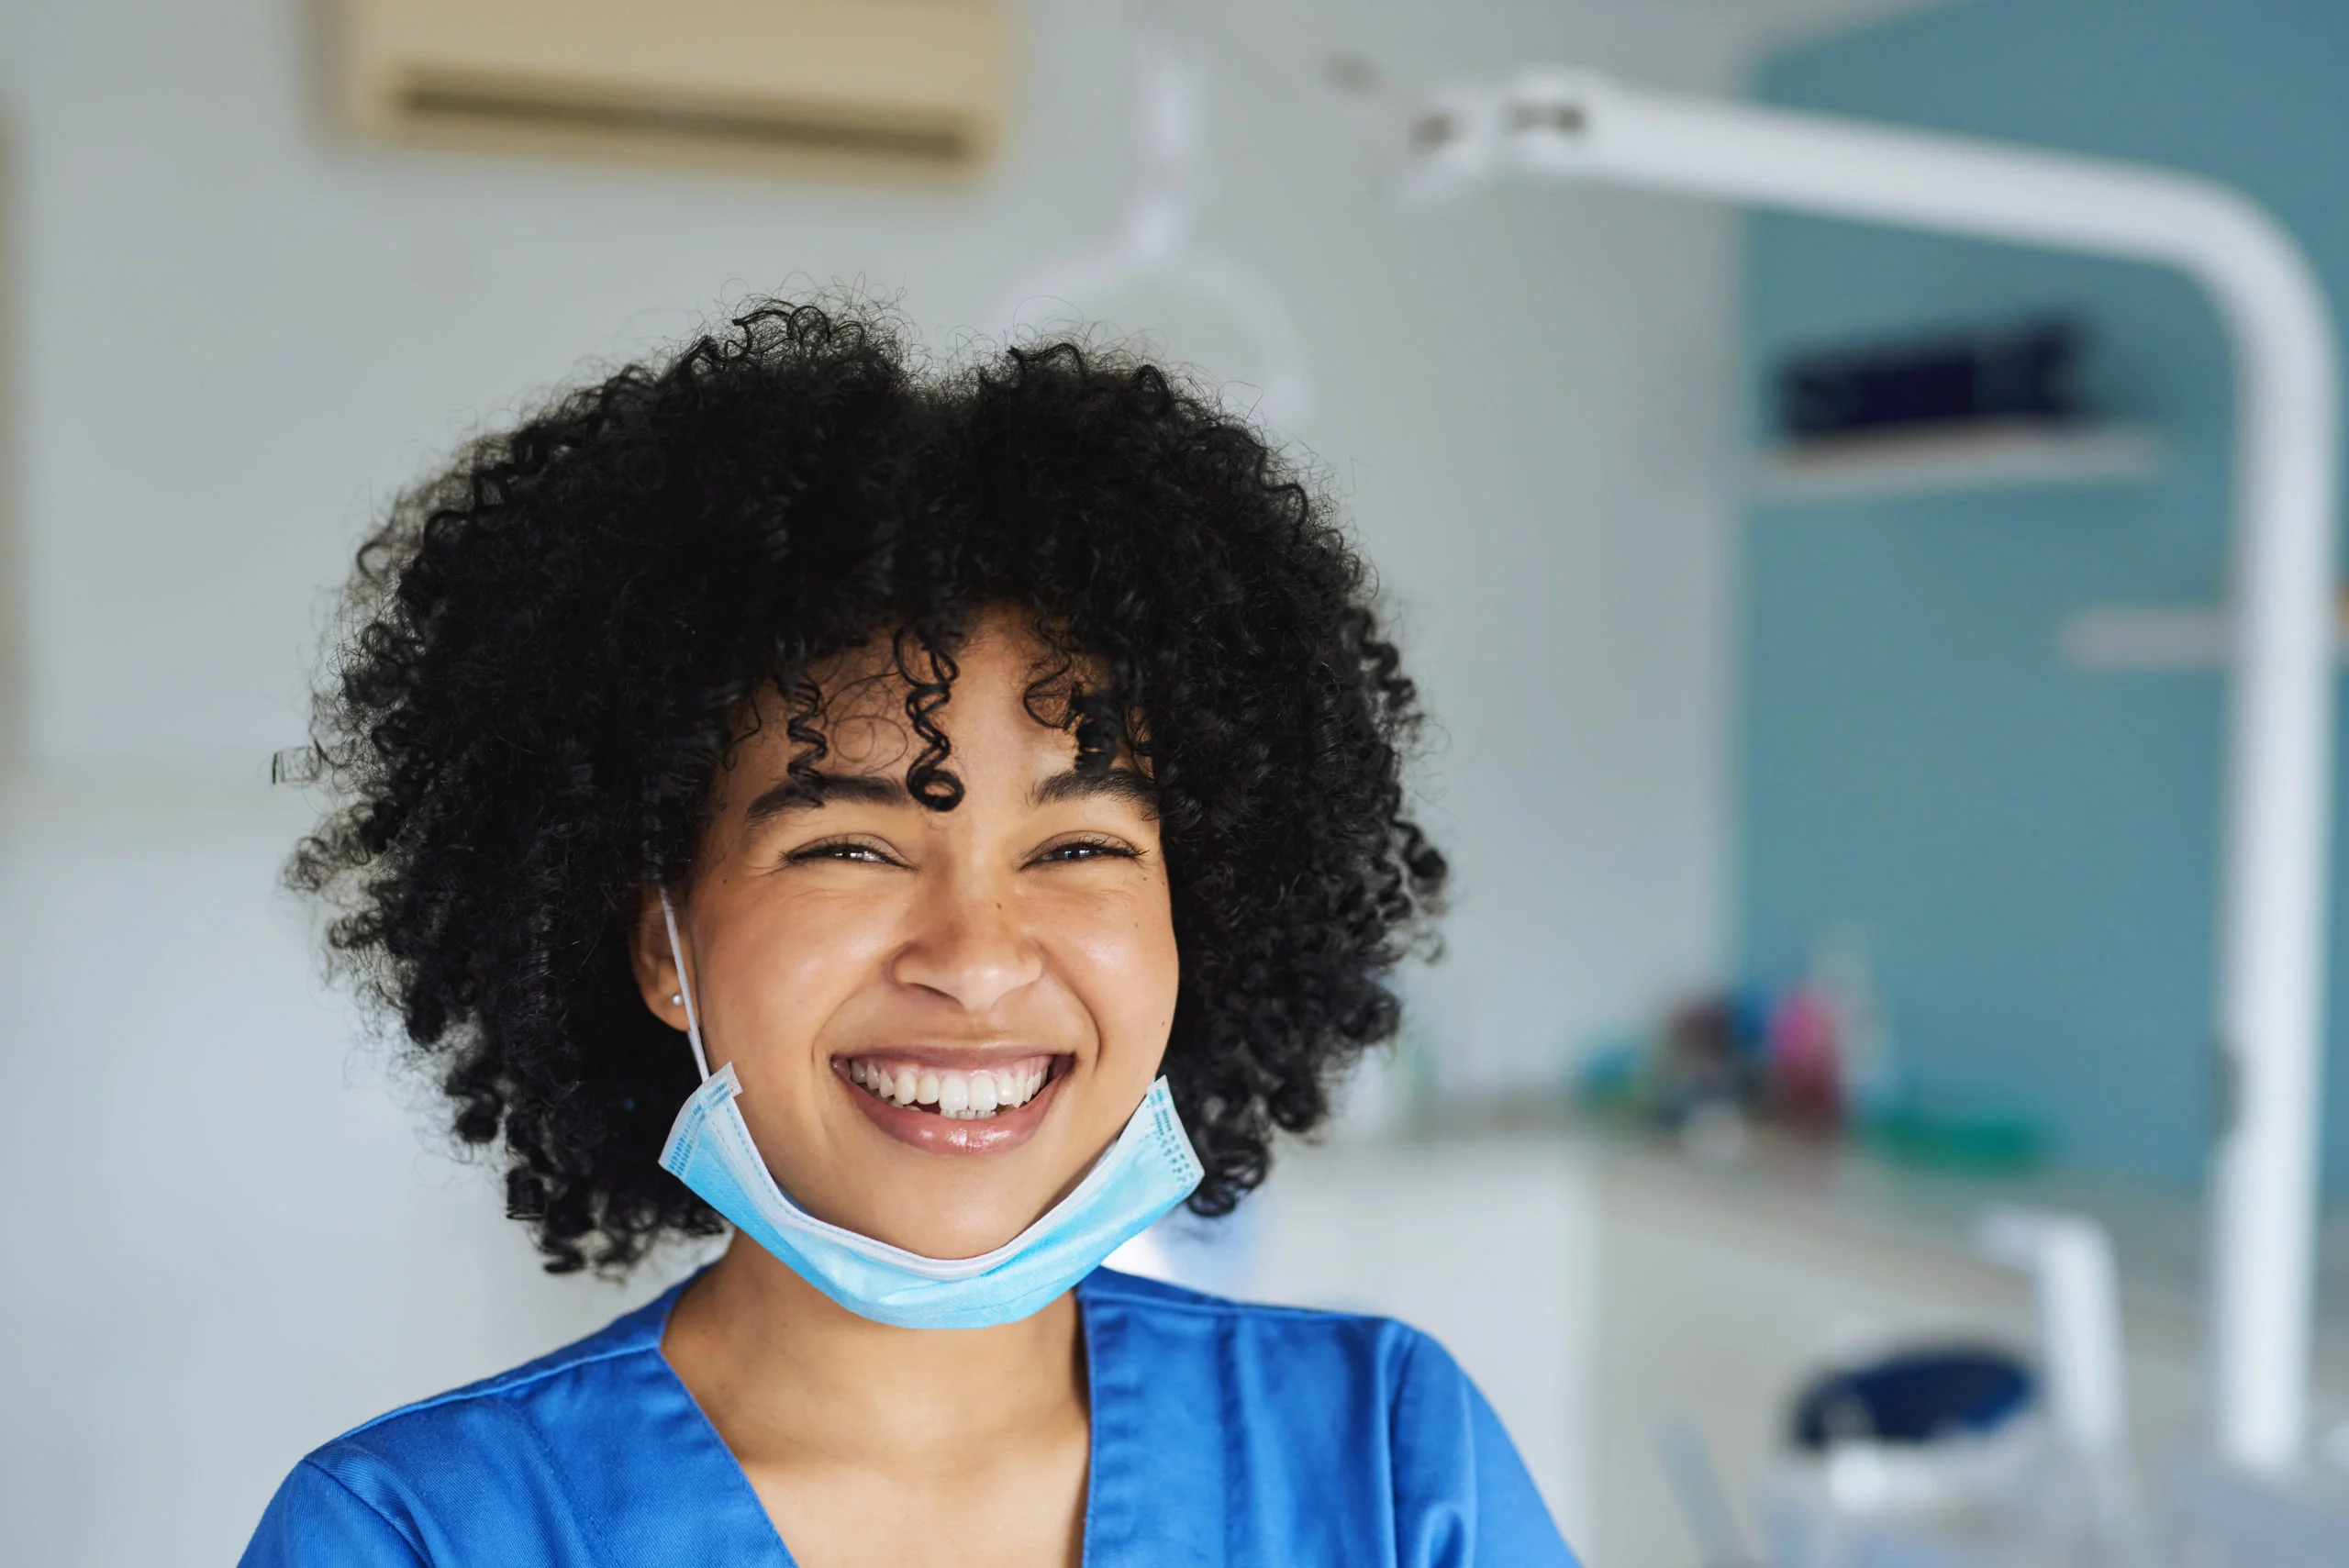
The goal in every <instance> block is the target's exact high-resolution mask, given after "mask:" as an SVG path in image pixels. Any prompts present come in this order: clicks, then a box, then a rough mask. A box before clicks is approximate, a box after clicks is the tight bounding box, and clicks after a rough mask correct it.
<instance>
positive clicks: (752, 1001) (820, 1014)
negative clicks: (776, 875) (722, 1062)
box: [719, 897, 895, 1060]
mask: <svg viewBox="0 0 2349 1568" xmlns="http://www.w3.org/2000/svg"><path fill="white" fill-rule="evenodd" d="M894 940H895V935H894V926H893V925H892V923H891V922H890V921H889V920H888V919H886V918H883V917H876V916H875V913H874V911H872V910H870V909H867V908H861V907H860V906H858V904H857V903H856V902H855V901H841V900H837V899H825V898H820V897H818V898H788V899H785V898H778V899H775V900H774V901H773V902H771V903H770V904H768V905H767V906H764V907H763V908H760V909H759V910H757V911H756V913H755V914H754V915H753V916H752V917H750V918H748V919H745V920H743V921H742V922H741V923H740V926H739V927H738V929H737V931H736V932H735V934H734V936H733V940H730V941H729V943H728V946H727V951H726V953H725V958H726V963H725V968H724V973H723V974H722V975H721V976H720V977H719V978H720V979H721V980H722V982H723V984H725V985H726V987H727V990H728V992H729V994H730V995H733V996H737V997H740V998H741V1000H742V1002H743V1003H745V1004H747V1006H745V1008H744V1011H745V1012H746V1013H747V1015H748V1016H747V1017H745V1018H743V1019H742V1021H741V1024H740V1026H738V1029H739V1030H740V1033H741V1034H742V1035H743V1036H744V1038H742V1039H741V1040H739V1041H729V1049H730V1050H737V1051H740V1052H741V1053H742V1054H744V1055H746V1056H748V1055H759V1056H765V1057H769V1058H774V1057H777V1056H781V1055H785V1054H797V1055H801V1056H806V1055H807V1048H808V1045H809V1042H810V1041H812V1040H814V1039H815V1038H816V1037H817V1036H818V1035H819V1034H820V1033H821V1032H822V1031H823V1029H824V1025H825V1023H826V1021H827V1020H828V1019H829V1018H831V1017H832V1016H833V1015H834V1014H835V1013H836V1012H838V1011H839V1009H840V1007H841V1005H842V1004H843V1003H844V1002H846V1001H847V1000H848V999H849V998H850V997H852V995H855V994H856V992H857V991H858V990H859V988H861V987H862V986H863V984H865V983H866V981H867V980H868V979H869V978H870V977H871V976H872V974H873V973H874V971H875V970H876V969H877V968H878V967H879V966H880V964H881V962H883V960H884V958H885V955H886V954H887V953H888V951H890V948H891V945H892V943H893V941H894ZM811 1060H812V1058H811Z"/></svg>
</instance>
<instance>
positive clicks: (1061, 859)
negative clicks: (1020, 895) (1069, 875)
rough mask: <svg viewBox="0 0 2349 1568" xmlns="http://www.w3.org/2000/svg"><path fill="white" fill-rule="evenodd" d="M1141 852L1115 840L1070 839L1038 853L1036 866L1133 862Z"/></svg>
mask: <svg viewBox="0 0 2349 1568" xmlns="http://www.w3.org/2000/svg"><path fill="white" fill-rule="evenodd" d="M1139 859H1141V851H1139V850H1137V849H1135V848H1134V847H1133V846H1132V845H1131V844H1127V843H1121V842H1119V840H1115V839H1070V840H1063V842H1061V843H1057V844H1047V845H1045V846H1044V847H1043V848H1042V849H1041V850H1039V851H1036V858H1035V859H1034V861H1033V862H1030V863H1031V864H1035V865H1071V864H1074V863H1077V862H1083V861H1108V860H1116V861H1131V860H1139Z"/></svg>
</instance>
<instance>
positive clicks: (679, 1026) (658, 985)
mask: <svg viewBox="0 0 2349 1568" xmlns="http://www.w3.org/2000/svg"><path fill="white" fill-rule="evenodd" d="M628 946H629V966H630V967H631V968H633V969H634V970H635V972H636V990H637V995H640V996H642V997H643V998H644V1005H645V1006H647V1007H649V1008H651V1011H652V1016H653V1017H654V1018H659V1019H660V1020H661V1021H662V1023H664V1024H667V1025H668V1026H669V1027H670V1028H671V1029H675V1030H676V1031H677V1032H678V1033H680V1034H683V1033H684V1032H685V995H684V987H683V986H682V985H681V984H679V983H678V980H677V963H676V959H675V958H674V956H673V955H672V953H671V952H670V950H669V923H668V921H667V920H665V919H663V918H662V913H661V890H660V889H659V888H657V887H647V888H645V889H644V890H643V892H642V894H641V895H640V897H639V900H638V903H637V909H636V929H635V930H634V931H633V932H632V933H630V935H629V944H628ZM673 997H674V998H675V999H674V1000H672V999H671V998H673Z"/></svg>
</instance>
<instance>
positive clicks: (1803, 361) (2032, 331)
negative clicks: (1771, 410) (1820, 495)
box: [1776, 315, 2088, 441]
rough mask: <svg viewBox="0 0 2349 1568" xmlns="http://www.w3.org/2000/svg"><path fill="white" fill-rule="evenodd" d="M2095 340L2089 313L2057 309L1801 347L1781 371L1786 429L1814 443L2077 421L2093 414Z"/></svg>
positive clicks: (1779, 400) (1782, 426)
mask: <svg viewBox="0 0 2349 1568" xmlns="http://www.w3.org/2000/svg"><path fill="white" fill-rule="evenodd" d="M2087 346H2088V333H2087V326H2086V325H2085V324H2084V323H2083V322H2082V321H2081V320H2080V319H2079V318H2077V317H2070V316H2059V315H2050V316H2044V317H2037V318H2035V319H2032V320H2031V321H2027V322H2024V323H2022V324H2021V325H2018V326H2010V327H2004V328H1983V329H1977V330H1971V331H1952V332H1942V333H1935V334H1932V335H1931V336H1920V337H1913V338H1907V339H1891V340H1883V341H1878V342H1873V343H1862V344H1856V345H1854V344H1845V345H1840V346H1838V347H1835V348H1831V349H1820V350H1811V351H1809V352H1806V353H1800V354H1795V355H1792V356H1790V357H1788V358H1787V359H1786V360H1785V361H1782V362H1781V364H1780V365H1779V367H1778V369H1777V372H1776V406H1777V420H1778V428H1779V430H1780V432H1781V433H1782V434H1783V435H1784V436H1786V437H1787V439H1790V440H1794V441H1814V440H1820V439H1825V438H1828V437H1832V436H1842V435H1850V434H1853V433H1854V432H1858V431H1876V430H1893V429H1913V428H1918V427H1920V426H1933V427H1947V426H1951V425H1965V424H1980V423H1987V422H1991V421H2001V422H2023V423H2030V424H2035V425H2048V424H2068V423H2073V422H2076V421H2078V420H2080V419H2083V418H2084V417H2086V415H2087V409H2086V407H2085V406H2083V402H2082V397H2081V392H2080V366H2081V362H2082V361H2083V360H2084V359H2085V357H2086V355H2087Z"/></svg>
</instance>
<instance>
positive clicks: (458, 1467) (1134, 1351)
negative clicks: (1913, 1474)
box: [243, 1269, 1574, 1568]
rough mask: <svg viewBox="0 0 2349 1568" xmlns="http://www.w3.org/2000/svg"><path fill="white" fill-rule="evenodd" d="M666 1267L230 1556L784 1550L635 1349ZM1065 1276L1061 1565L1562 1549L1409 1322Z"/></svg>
mask: <svg viewBox="0 0 2349 1568" xmlns="http://www.w3.org/2000/svg"><path fill="white" fill-rule="evenodd" d="M683 1288H684V1287H683V1286H682V1285H681V1286H679V1287H677V1289H675V1290H672V1291H670V1292H669V1293H668V1294H667V1295H665V1296H662V1297H661V1298H660V1299H659V1300H658V1301H655V1302H653V1303H651V1305H649V1306H647V1307H642V1308H640V1309H639V1310H637V1311H635V1312H631V1313H629V1315H628V1316H627V1317H625V1318H620V1319H619V1320H618V1322H615V1323H614V1324H612V1325H611V1326H610V1327H609V1328H607V1329H604V1330H603V1331H602V1332H601V1333H598V1334H596V1335H593V1336H591V1337H590V1338H587V1339H584V1340H580V1341H579V1342H578V1343H577V1344H575V1345H571V1346H569V1347H567V1348H565V1349H563V1350H560V1351H555V1352H554V1353H553V1354H552V1355H550V1356H546V1357H542V1358H541V1359H540V1360H538V1361H535V1362H530V1363H529V1365H527V1366H522V1367H518V1368H516V1369H515V1370H514V1371H512V1372H508V1373H503V1374H501V1375H499V1376H496V1377H493V1378H490V1379H488V1380H487V1381H486V1382H483V1383H476V1384H474V1385H472V1386H471V1387H469V1388H461V1389H458V1390H457V1391H456V1392H454V1393H452V1394H444V1395H441V1396H440V1397H439V1398H437V1399H427V1400H425V1401H424V1402H422V1403H421V1404H417V1405H411V1406H409V1407H406V1409H404V1410H395V1411H394V1412H393V1413H392V1414H390V1415H388V1416H385V1417H383V1418H380V1419H378V1420H374V1421H371V1422H369V1423H368V1424H367V1425H365V1426H363V1427H361V1428H359V1429H356V1430H354V1431H351V1432H350V1433H347V1434H345V1435H344V1436H342V1437H340V1438H338V1439H336V1440H334V1441H332V1442H330V1443H328V1444H327V1445H326V1446H325V1447H324V1448H321V1449H319V1450H318V1451H316V1452H315V1453H312V1454H311V1455H310V1456H309V1457H308V1458H306V1459H305V1460H303V1461H302V1462H301V1463H300V1464H299V1465H297V1466H296V1467H295V1471H294V1473H293V1474H292V1475H290V1476H288V1477H286V1480H285V1484H284V1485H283V1486H281V1487H279V1488H278V1492H277V1496H275V1497H274V1498H273V1499H272V1500H271V1502H270V1505H269V1511H268V1512H267V1513H266V1514H264V1515H263V1516H262V1521H261V1527H260V1529H257V1530H255V1531H254V1533H253V1539H252V1544H251V1545H250V1546H249V1547H247V1548H246V1549H245V1555H244V1559H243V1568H324V1565H326V1564H334V1565H336V1568H393V1565H394V1564H397V1565H399V1568H413V1565H416V1564H422V1563H432V1564H441V1565H449V1564H457V1563H469V1564H470V1563H495V1564H498V1565H499V1568H534V1565H544V1568H588V1565H590V1564H592V1565H594V1568H638V1565H642V1568H653V1565H655V1564H662V1565H665V1564H672V1563H674V1564H685V1563H692V1564H707V1563H720V1562H722V1563H726V1564H728V1565H729V1568H789V1565H790V1563H791V1553H790V1552H789V1551H787V1550H785V1546H784V1543H783V1541H782V1540H780V1539H778V1537H777V1536H776V1533H775V1527H774V1524H773V1523H772V1522H771V1521H770V1520H769V1519H768V1518H767V1514H766V1510H765V1508H764V1507H763V1506H762V1505H761V1504H760V1502H759V1499H758V1496H757V1495H756V1494H755V1493H754V1492H752V1491H751V1484H750V1481H749V1479H748V1478H747V1477H746V1476H744V1475H743V1473H742V1470H741V1467H740V1465H738V1464H737V1463H735V1462H734V1456H733V1455H732V1454H731V1453H729V1451H727V1448H726V1445H725V1443H724V1442H723V1441H722V1440H720V1439H719V1438H718V1432H717V1429H715V1428H713V1427H712V1426H711V1425H710V1424H709V1421H708V1420H707V1418H705V1417H704V1416H703V1415H702V1413H701V1409H700V1407H698V1406H696V1404H695V1403H694V1400H693V1396H691V1395H690V1394H688V1393H686V1392H685V1385H684V1384H682V1383H680V1382H678V1381H677V1377H676V1374H675V1373H673V1372H671V1371H670V1370H669V1363H668V1362H667V1361H666V1360H664V1359H663V1358H662V1354H661V1335H662V1329H663V1328H664V1327H665V1326H666V1324H667V1322H668V1319H669V1311H670V1308H671V1307H672V1306H674V1304H675V1301H676V1298H677V1296H678V1294H679V1291H681V1290H682V1289H683ZM1076 1296H1077V1303H1078V1307H1079V1309H1080V1316H1081V1318H1082V1319H1083V1322H1084V1326H1085V1327H1084V1331H1085V1365H1086V1368H1087V1372H1088V1377H1089V1382H1090V1384H1091V1394H1092V1420H1093V1455H1092V1471H1091V1475H1090V1478H1089V1482H1088V1485H1087V1486H1086V1491H1085V1568H1176V1565H1178V1564H1180V1565H1183V1568H1190V1565H1193V1564H1200V1565H1205V1564H1258V1563H1262V1564H1279V1565H1282V1568H1308V1565H1313V1564H1329V1565H1330V1568H1371V1565H1373V1564H1392V1565H1394V1568H1468V1565H1469V1564H1489V1565H1492V1568H1573V1563H1574V1559H1573V1556H1572V1555H1571V1554H1570V1553H1569V1552H1568V1551H1566V1548H1565V1543H1564V1541H1562V1540H1560V1539H1559V1537H1558V1532H1557V1529H1556V1527H1555V1526H1553V1524H1552V1523H1551V1522H1550V1516H1549V1514H1548V1512H1547V1511H1546V1510H1545V1509H1544V1508H1543V1507H1542V1499H1541V1497H1540V1496H1539V1495H1538V1494H1536V1493H1535V1491H1534V1489H1533V1483H1532V1481H1531V1479H1530V1478H1529V1477H1528V1476H1527V1474H1526V1473H1525V1466H1524V1464H1523V1463H1522V1462H1520V1460H1519V1459H1518V1457H1517V1451H1516V1450H1515V1449H1514V1448H1512V1447H1511V1446H1510V1445H1509V1440H1508V1435H1507V1434H1506V1433H1504V1432H1503V1431H1502V1430H1501V1426H1500V1422H1499V1421H1498V1420H1497V1418H1495V1417H1494V1415H1493V1412H1492V1407H1490V1406H1488V1405H1486V1403H1485V1399H1484V1396H1482V1395H1481V1394H1479V1393H1478V1392H1477V1391H1476V1388H1475V1385H1473V1384H1471V1383H1470V1382H1469V1381H1468V1378H1467V1376H1466V1374H1465V1373H1462V1372H1461V1370H1460V1368H1459V1367H1458V1366H1457V1365H1456V1364H1455V1363H1454V1362H1453V1360H1452V1358H1451V1357H1450V1356H1449V1355H1446V1354H1445V1353H1444V1351H1443V1349H1442V1347H1441V1346H1439V1345H1438V1344H1437V1343H1436V1342H1435V1341H1434V1340H1431V1339H1429V1338H1428V1337H1427V1336H1426V1335H1424V1334H1421V1333H1419V1331H1417V1330H1416V1329H1408V1328H1406V1327H1404V1326H1403V1325H1402V1324H1400V1323H1395V1322H1391V1321H1388V1320H1387V1319H1385V1318H1360V1317H1353V1316H1348V1315H1345V1314H1341V1313H1330V1312H1308V1311H1305V1310H1302V1309H1299V1308H1294V1307H1252V1306H1244V1305H1241V1304H1240V1303H1237V1302H1230V1301H1224V1300H1221V1299H1219V1298H1218V1297H1215V1296H1201V1295H1198V1294H1197V1293H1195V1292H1192V1291H1186V1290H1178V1289H1175V1287H1173V1286H1171V1285H1164V1284H1157V1283H1156V1282H1154V1281H1151V1280H1143V1279H1136V1278H1133V1277H1131V1276H1130V1275H1126V1274H1120V1273H1112V1272H1111V1271H1109V1270H1107V1269H1102V1270H1097V1271H1096V1272H1095V1273H1093V1274H1092V1276H1091V1277H1090V1278H1088V1279H1086V1280H1085V1283H1084V1284H1080V1285H1079V1286H1077V1292H1076ZM788 1529H789V1526H788V1523H787V1522H786V1524H785V1530H786V1532H787V1531H788Z"/></svg>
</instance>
